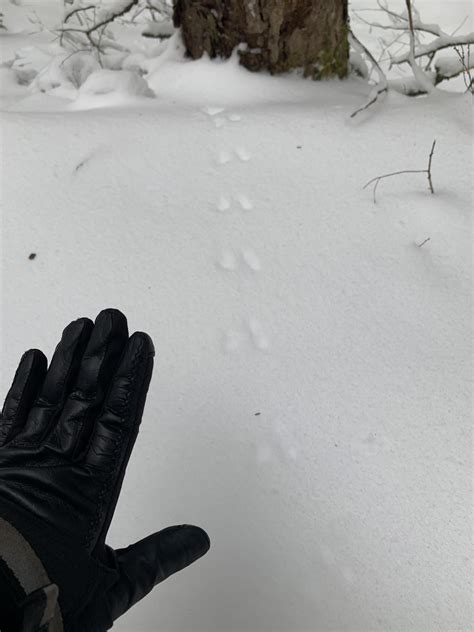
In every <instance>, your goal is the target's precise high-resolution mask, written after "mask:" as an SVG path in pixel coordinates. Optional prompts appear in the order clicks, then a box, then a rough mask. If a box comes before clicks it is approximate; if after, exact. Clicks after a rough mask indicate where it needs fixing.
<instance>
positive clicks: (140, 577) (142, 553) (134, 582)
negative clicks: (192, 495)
mask: <svg viewBox="0 0 474 632" xmlns="http://www.w3.org/2000/svg"><path fill="white" fill-rule="evenodd" d="M210 545H211V543H210V540H209V536H208V535H207V533H206V532H205V531H204V530H203V529H201V528H200V527H194V526H191V525H181V526H178V527H168V528H167V529H163V530H162V531H160V532H158V533H155V534H153V535H150V536H148V537H147V538H144V539H143V540H140V541H139V542H137V543H136V544H132V545H131V546H129V547H127V548H126V549H119V550H117V551H116V560H117V564H118V572H119V574H120V578H119V580H118V582H117V583H116V584H114V586H112V588H111V589H110V590H109V592H108V593H107V602H108V607H109V610H110V615H111V617H112V619H113V620H115V619H117V618H118V617H120V616H122V615H123V614H124V612H126V611H127V610H129V608H131V607H132V606H134V605H135V604H136V603H137V602H138V601H140V599H143V597H145V596H146V595H147V594H148V593H149V592H150V591H151V590H152V589H153V588H154V587H155V586H156V585H157V584H159V583H160V582H162V581H164V580H165V579H167V578H168V577H169V576H170V575H173V574H174V573H177V572H178V571H180V570H182V569H183V568H186V566H189V565H190V564H192V563H193V562H195V561H196V560H198V559H199V558H200V557H202V556H203V555H205V554H206V553H207V552H208V551H209V548H210Z"/></svg>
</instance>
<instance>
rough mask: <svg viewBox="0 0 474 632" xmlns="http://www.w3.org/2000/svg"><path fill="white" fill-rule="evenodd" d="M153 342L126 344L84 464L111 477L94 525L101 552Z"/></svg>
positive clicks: (138, 337) (140, 338)
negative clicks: (101, 512)
mask: <svg viewBox="0 0 474 632" xmlns="http://www.w3.org/2000/svg"><path fill="white" fill-rule="evenodd" d="M154 354H155V350H154V347H153V342H152V340H151V338H150V336H148V335H147V334H145V333H141V332H136V333H134V334H133V335H132V336H131V337H130V340H129V341H128V344H127V346H126V348H125V351H124V354H123V356H122V359H121V361H120V365H119V367H118V369H117V372H116V374H115V376H114V379H113V381H112V384H111V386H110V390H109V392H108V394H107V397H106V399H105V402H104V406H103V409H102V411H101V413H100V415H99V416H98V418H97V420H96V421H95V423H94V428H93V430H92V435H91V439H90V443H89V446H88V450H87V453H86V454H85V456H84V463H85V464H86V465H87V466H88V467H90V468H93V469H94V470H99V471H101V472H102V473H106V474H107V475H109V474H112V482H111V483H110V485H109V487H108V490H107V492H108V496H107V497H106V498H104V502H105V507H106V509H105V512H104V516H103V519H102V520H101V523H100V524H98V525H97V527H98V528H97V534H96V540H95V543H94V544H97V546H98V547H99V548H100V546H101V545H102V544H103V543H104V542H105V538H106V535H107V530H108V528H109V525H110V522H111V520H112V516H113V513H114V510H115V506H116V504H117V500H118V496H119V494H120V489H121V487H122V482H123V478H124V476H125V470H126V467H127V464H128V461H129V459H130V454H131V452H132V450H133V446H134V444H135V440H136V438H137V435H138V428H139V425H140V421H141V418H142V414H143V408H144V406H145V400H146V395H147V392H148V386H149V384H150V379H151V375H152V372H153V356H154Z"/></svg>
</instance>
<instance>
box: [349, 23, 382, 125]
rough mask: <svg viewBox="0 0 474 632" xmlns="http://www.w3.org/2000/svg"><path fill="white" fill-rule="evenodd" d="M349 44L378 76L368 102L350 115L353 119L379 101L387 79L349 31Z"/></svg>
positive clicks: (368, 52) (367, 51) (371, 56)
mask: <svg viewBox="0 0 474 632" xmlns="http://www.w3.org/2000/svg"><path fill="white" fill-rule="evenodd" d="M349 42H350V43H351V44H352V46H353V47H354V48H355V49H356V50H358V51H359V52H361V53H364V54H365V55H367V57H368V58H369V60H370V62H371V63H372V65H373V67H374V69H375V70H376V71H377V73H378V75H379V82H378V83H377V84H376V85H375V86H374V88H373V90H372V92H371V94H370V96H369V100H368V102H367V103H366V104H365V105H363V106H362V107H360V108H358V109H357V110H356V111H355V112H353V113H352V114H351V118H354V117H355V116H356V115H357V114H359V112H362V111H363V110H367V109H368V108H369V107H370V106H371V105H373V104H374V103H375V102H376V101H377V100H378V99H379V97H380V96H381V95H382V94H384V93H385V92H387V91H388V82H387V77H386V76H385V73H384V71H383V70H382V68H381V67H380V64H379V63H378V61H377V60H376V59H375V57H374V56H373V55H372V53H371V52H370V51H369V50H368V48H366V47H365V46H364V44H362V42H361V41H360V40H359V39H358V38H357V37H356V36H355V35H354V33H353V32H352V31H349Z"/></svg>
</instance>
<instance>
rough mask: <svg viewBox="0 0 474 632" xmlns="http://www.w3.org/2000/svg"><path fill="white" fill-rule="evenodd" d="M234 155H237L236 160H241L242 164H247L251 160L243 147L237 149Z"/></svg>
mask: <svg viewBox="0 0 474 632" xmlns="http://www.w3.org/2000/svg"><path fill="white" fill-rule="evenodd" d="M235 153H236V154H237V156H238V158H240V160H242V162H248V161H249V160H250V158H251V156H250V154H249V152H248V151H247V150H246V149H244V148H243V147H237V148H236V150H235Z"/></svg>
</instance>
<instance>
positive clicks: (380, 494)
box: [1, 3, 472, 632]
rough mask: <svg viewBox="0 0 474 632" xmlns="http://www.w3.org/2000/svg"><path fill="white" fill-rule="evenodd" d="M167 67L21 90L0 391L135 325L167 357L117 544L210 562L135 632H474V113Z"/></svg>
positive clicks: (189, 573)
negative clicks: (29, 364)
mask: <svg viewBox="0 0 474 632" xmlns="http://www.w3.org/2000/svg"><path fill="white" fill-rule="evenodd" d="M432 4H435V3H432ZM463 6H464V7H465V5H463ZM422 15H423V13H422ZM458 17H459V20H460V19H462V17H463V15H462V13H461V12H459V13H458V15H457V17H456V19H457V18H458ZM425 20H427V21H430V22H431V21H433V22H436V21H438V20H437V19H436V16H434V17H433V15H431V14H428V15H427V16H426V17H425ZM453 20H454V17H453ZM447 28H448V27H447ZM30 37H33V36H30ZM34 37H36V40H38V36H34ZM23 39H24V36H19V37H18V40H19V41H20V42H21V46H23V45H26V44H25V42H24V41H23ZM6 41H7V42H8V44H7V45H8V47H9V49H8V50H9V51H10V52H8V53H7V52H5V53H4V55H5V56H6V57H8V58H10V57H11V51H13V50H14V46H13V43H12V42H11V38H6ZM37 43H38V42H37V41H36V44H37ZM36 44H35V45H36ZM43 45H45V44H44V42H43V44H42V46H43ZM21 46H20V47H19V48H21ZM149 50H151V49H147V48H144V49H143V57H142V58H140V65H142V66H144V67H145V68H146V71H147V73H148V74H147V75H146V76H144V77H139V75H137V74H136V73H135V75H134V76H135V77H136V79H137V80H138V79H141V83H140V82H139V83H138V84H130V83H127V82H128V80H130V81H132V80H131V79H130V74H126V73H129V71H123V72H122V71H121V72H116V73H115V74H114V73H112V74H113V80H110V79H109V78H110V77H112V75H110V73H111V72H112V71H111V70H108V69H105V70H99V71H97V70H93V72H92V73H91V74H90V75H89V78H88V79H86V80H85V82H84V83H82V85H81V86H80V87H79V88H76V87H75V86H74V85H71V86H69V87H67V86H66V88H67V89H66V88H64V86H63V91H62V92H60V94H57V93H56V92H55V90H54V89H53V90H52V91H48V92H47V93H41V92H35V91H34V90H31V89H30V88H29V87H26V86H18V85H17V84H15V83H14V82H13V79H12V74H11V73H12V71H11V69H10V68H2V69H1V70H2V91H3V97H2V98H3V101H2V102H3V108H4V111H3V113H2V118H1V131H2V150H3V167H2V198H3V210H2V255H1V256H2V271H3V274H2V323H1V324H2V328H1V330H2V337H1V339H2V357H3V364H2V372H1V390H2V392H3V393H5V392H6V390H7V388H8V387H9V384H10V382H11V378H12V376H13V373H14V370H15V368H16V365H17V362H18V359H19V357H20V356H21V354H22V353H23V351H24V350H25V349H27V348H31V347H38V348H41V349H43V350H44V351H45V352H46V353H47V355H48V356H50V355H51V353H52V352H53V350H54V347H55V345H56V343H57V340H58V339H59V335H60V333H61V331H62V329H63V327H64V326H65V325H66V324H67V323H68V322H69V321H70V320H72V319H75V318H77V317H79V316H82V315H88V316H90V317H95V315H96V314H97V313H98V311H100V310H101V309H103V308H105V307H109V306H114V307H117V308H119V309H121V310H122V311H123V312H124V313H125V314H126V315H127V317H128V319H129V325H130V330H131V331H134V330H143V331H147V332H149V333H150V335H151V336H152V338H153V340H154V342H155V346H156V349H157V355H156V363H155V371H154V375H153V378H152V382H151V387H150V392H149V396H148V400H147V406H146V409H145V415H144V419H143V424H142V427H141V433H140V435H139V438H138V440H137V444H136V448H135V451H134V453H133V455H132V458H131V462H130V466H129V469H128V472H127V476H126V478H125V483H124V487H123V492H122V495H121V498H120V501H119V505H118V508H117V513H116V516H115V519H114V522H113V524H112V528H111V531H110V538H109V543H110V544H111V545H113V546H124V545H126V544H128V543H129V542H131V541H134V540H137V539H139V538H141V537H143V536H144V535H146V534H147V533H149V532H151V531H155V530H159V529H161V528H164V527H166V526H168V525H171V524H181V523H190V524H197V525H200V526H202V527H203V528H205V529H206V530H207V531H208V533H209V535H210V537H211V541H212V548H211V551H210V552H209V553H208V554H207V555H206V557H205V558H203V559H202V560H200V561H198V562H197V563H196V564H195V565H193V566H191V567H190V568H188V569H186V570H185V571H183V572H182V573H180V574H178V575H175V576H173V577H172V578H170V579H169V580H167V581H166V582H165V583H163V584H162V585H160V586H159V587H157V588H156V590H155V591H154V592H153V593H152V595H150V596H149V597H147V598H146V599H145V600H144V601H143V602H142V603H141V604H140V605H138V606H136V607H135V608H133V609H132V611H131V612H130V613H129V614H128V615H126V616H125V617H123V618H122V619H121V620H120V621H119V622H117V624H116V625H115V627H114V629H117V631H118V632H120V631H122V632H125V631H128V632H131V631H132V630H133V631H134V632H135V631H136V632H138V631H141V630H149V631H151V630H156V629H158V628H159V629H160V630H164V631H167V632H182V631H184V630H193V631H196V632H197V631H202V632H204V631H206V632H224V631H228V632H230V631H236V630H241V631H245V632H250V631H255V632H257V631H258V632H260V631H263V630H272V631H281V632H283V631H290V630H291V631H292V632H293V631H295V632H296V631H300V632H302V631H303V630H305V631H309V630H311V632H313V631H314V632H316V631H318V632H323V631H324V632H326V631H329V630H331V631H336V630H337V631H338V632H353V631H354V630H361V631H362V630H363V631H364V632H365V631H369V630H370V631H374V632H375V631H376V632H388V631H389V630H393V631H395V630H404V631H405V632H420V631H421V630H423V631H429V632H435V631H437V630H439V631H440V632H446V631H447V630H459V631H463V632H464V631H465V630H466V631H467V630H468V629H470V626H471V620H472V605H471V591H472V566H471V477H472V428H471V420H470V412H471V399H472V395H471V383H470V378H471V375H472V358H471V336H472V330H471V314H472V313H471V298H472V268H471V247H472V219H471V217H472V154H471V145H472V97H470V96H469V95H466V94H456V93H443V92H437V93H436V94H434V95H431V96H429V97H427V98H421V99H409V98H406V97H403V96H402V95H399V94H396V93H390V94H389V95H388V96H387V97H383V98H381V100H380V103H378V104H376V105H374V106H372V108H370V109H369V110H367V111H364V112H362V113H361V114H359V115H358V116H357V117H356V118H354V119H351V118H350V114H351V113H352V112H353V111H354V110H355V109H357V108H358V107H360V105H361V104H363V103H364V102H366V101H367V97H368V94H369V92H370V87H369V86H367V85H366V84H365V82H364V81H363V80H362V79H355V78H354V79H350V80H347V81H337V80H336V81H326V82H319V83H314V82H311V81H303V80H302V79H301V78H299V77H297V76H288V77H269V76H259V75H255V74H252V73H249V72H247V71H245V70H244V69H243V68H241V67H240V66H238V64H237V61H236V59H235V58H233V59H231V60H229V61H228V62H211V61H210V60H209V59H202V60H200V61H198V62H191V61H189V60H185V59H183V57H182V49H181V48H180V44H179V40H178V38H177V37H176V36H174V37H173V38H172V39H171V43H170V46H169V48H168V49H167V52H166V53H163V54H162V55H160V56H158V57H154V56H153V55H150V54H149ZM4 58H5V57H4ZM124 72H125V74H124ZM97 73H99V74H97ZM100 73H107V74H106V76H107V81H110V82H111V83H109V85H108V89H107V92H108V94H105V95H104V94H102V95H101V94H97V91H98V90H97V87H99V88H100V87H101V86H104V85H105V83H104V82H103V80H102V79H103V77H104V76H105V75H101V74H100ZM3 76H5V79H6V80H5V83H4V82H3ZM143 84H145V85H146V86H148V89H149V90H152V91H153V93H154V95H155V97H154V98H149V97H148V96H144V95H143V93H142V92H141V89H135V88H136V86H141V87H143ZM134 85H135V87H133V86H134ZM109 88H110V89H109ZM99 92H100V90H99ZM435 138H436V139H437V145H436V151H435V155H434V159H433V184H434V188H435V194H434V195H431V193H430V192H429V189H428V182H427V179H426V176H425V175H424V174H407V175H402V176H397V177H396V178H389V179H386V180H384V181H383V182H381V183H380V185H379V187H378V190H377V203H376V204H374V202H373V198H372V191H371V190H370V189H366V190H363V186H364V184H365V183H366V182H367V181H368V180H370V179H371V178H373V177H375V176H377V175H382V174H384V173H388V172H392V171H398V170H401V169H424V168H426V164H427V160H428V154H429V151H430V148H431V145H432V142H433V140H434V139H435ZM428 238H429V241H426V242H425V240H426V239H428ZM423 242H425V243H424V244H423ZM420 244H423V245H421V246H420ZM33 252H34V253H36V257H35V258H34V259H33V260H30V259H29V255H30V253H33Z"/></svg>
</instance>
